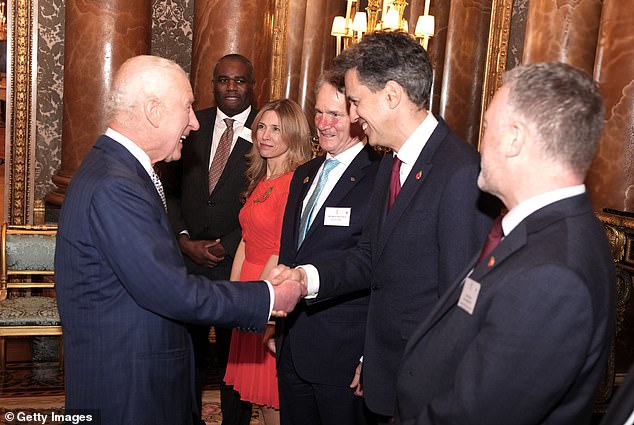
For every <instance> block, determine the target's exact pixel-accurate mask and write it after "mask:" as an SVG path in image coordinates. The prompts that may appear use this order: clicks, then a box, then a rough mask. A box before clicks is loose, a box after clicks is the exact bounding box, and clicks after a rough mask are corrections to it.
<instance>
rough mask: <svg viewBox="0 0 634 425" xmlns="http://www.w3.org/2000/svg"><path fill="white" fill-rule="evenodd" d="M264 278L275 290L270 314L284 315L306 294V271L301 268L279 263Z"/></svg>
mask: <svg viewBox="0 0 634 425" xmlns="http://www.w3.org/2000/svg"><path fill="white" fill-rule="evenodd" d="M266 280H268V281H269V282H271V285H273V291H275V301H274V303H273V312H272V313H271V315H272V316H275V317H286V315H287V314H288V313H290V312H291V311H293V309H294V308H295V306H296V305H297V303H298V302H299V300H301V299H302V298H303V297H305V296H306V294H307V290H306V273H305V272H304V270H303V269H301V268H298V269H291V268H290V267H288V266H285V265H282V264H280V265H278V266H276V267H274V268H273V269H272V270H271V271H270V272H269V275H268V276H267V278H266Z"/></svg>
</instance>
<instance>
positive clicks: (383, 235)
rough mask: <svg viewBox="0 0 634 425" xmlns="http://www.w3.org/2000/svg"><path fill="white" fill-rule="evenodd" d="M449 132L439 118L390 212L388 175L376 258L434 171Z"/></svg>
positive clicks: (388, 159) (388, 173) (389, 173)
mask: <svg viewBox="0 0 634 425" xmlns="http://www.w3.org/2000/svg"><path fill="white" fill-rule="evenodd" d="M448 134H449V128H448V127H447V125H446V124H445V123H444V122H443V121H440V120H439V122H438V126H436V129H435V130H434V132H433V133H432V135H431V137H430V138H429V140H428V141H427V143H426V144H425V147H424V148H423V150H422V151H421V153H420V154H419V155H418V158H417V159H416V162H415V163H414V166H413V167H412V170H411V171H410V173H409V175H408V176H407V179H406V180H405V182H404V183H403V186H402V187H401V191H400V192H399V194H398V196H397V197H396V200H395V201H394V205H392V209H391V210H390V211H389V212H387V202H388V196H389V181H390V178H389V177H387V181H386V182H385V181H384V184H385V185H386V186H385V190H384V192H385V193H384V194H383V197H382V199H383V207H382V208H383V209H382V211H384V220H383V221H382V226H381V230H380V235H379V241H378V246H377V256H376V258H379V256H380V255H381V253H382V252H383V248H385V245H386V243H387V241H388V240H389V237H390V235H391V234H392V232H393V231H394V228H395V227H397V226H398V224H399V221H400V219H401V216H402V215H403V213H404V212H405V211H407V210H408V209H409V205H410V204H411V202H412V201H413V200H414V199H415V198H416V195H417V194H418V192H419V191H420V190H421V189H422V188H423V187H424V186H425V182H426V180H427V179H428V176H429V174H430V173H431V172H432V168H433V163H432V159H433V157H434V155H435V153H436V150H438V147H439V146H440V145H441V144H442V142H443V140H444V139H445V138H446V137H447V135H448ZM386 162H389V163H390V164H391V163H392V161H391V160H390V158H387V161H386ZM382 165H385V164H382ZM389 168H390V170H389V171H388V172H387V173H386V174H387V175H388V176H390V175H391V165H390V167H389ZM384 180H385V178H384Z"/></svg>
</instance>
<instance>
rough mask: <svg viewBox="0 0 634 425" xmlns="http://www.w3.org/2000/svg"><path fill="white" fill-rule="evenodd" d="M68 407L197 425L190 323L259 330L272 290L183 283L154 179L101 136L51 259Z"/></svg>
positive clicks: (76, 184)
mask: <svg viewBox="0 0 634 425" xmlns="http://www.w3.org/2000/svg"><path fill="white" fill-rule="evenodd" d="M55 274H56V281H57V285H56V287H57V297H58V301H59V310H60V314H61V320H62V323H63V327H64V328H63V329H64V356H65V365H64V366H65V386H66V408H67V409H99V410H100V412H101V420H102V421H101V424H102V425H121V424H135V425H140V424H147V425H157V424H165V425H180V424H191V421H192V412H193V409H194V402H193V377H194V369H193V356H192V349H191V338H190V337H189V333H188V332H187V329H186V327H185V324H184V322H193V323H206V324H211V323H218V324H222V325H225V326H229V327H231V326H239V325H241V326H248V327H249V328H250V329H253V330H263V329H264V327H265V325H266V322H267V319H268V310H269V291H268V289H267V286H266V284H265V283H264V282H252V283H251V285H249V284H239V283H230V282H211V281H209V280H207V279H205V278H204V277H202V276H193V275H187V273H186V269H185V264H184V263H183V258H182V256H181V254H180V251H179V248H178V244H177V243H176V240H175V238H174V234H173V232H172V229H171V227H170V223H169V220H168V217H167V214H166V213H165V210H164V209H163V205H162V203H161V200H160V198H159V196H158V194H157V191H156V189H155V188H154V186H153V184H152V181H151V179H150V177H149V176H148V174H147V172H146V171H145V170H144V169H143V167H142V166H141V164H140V163H139V162H138V161H137V160H136V159H135V158H134V157H133V156H132V155H131V154H130V153H129V152H128V151H127V150H126V149H125V148H124V147H123V146H121V145H120V144H118V143H117V142H115V141H113V140H112V139H110V138H108V137H106V136H102V137H101V138H99V140H98V141H97V143H96V144H95V146H94V147H93V148H92V149H91V151H90V152H89V153H88V154H87V155H86V157H85V158H84V160H83V162H82V164H81V166H80V167H79V169H78V170H77V172H76V173H75V176H74V177H73V180H72V182H71V184H70V186H69V188H68V192H67V194H66V197H65V199H64V204H63V206H62V211H61V215H60V221H59V232H58V236H57V245H56V252H55Z"/></svg>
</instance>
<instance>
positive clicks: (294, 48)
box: [282, 0, 345, 99]
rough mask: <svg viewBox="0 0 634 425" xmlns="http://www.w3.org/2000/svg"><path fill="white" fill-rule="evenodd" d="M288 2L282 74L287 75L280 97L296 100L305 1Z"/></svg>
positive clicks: (294, 0)
mask: <svg viewBox="0 0 634 425" xmlns="http://www.w3.org/2000/svg"><path fill="white" fill-rule="evenodd" d="M289 1H290V3H289V10H288V20H287V23H286V49H285V50H286V52H285V53H286V57H285V61H284V71H285V72H284V73H285V74H286V75H287V78H286V81H285V84H284V89H283V93H282V95H283V97H286V98H290V99H297V98H298V97H299V90H300V88H299V80H300V77H299V76H300V72H299V70H300V68H301V66H302V46H303V45H304V29H305V25H304V23H305V22H306V1H307V0H289ZM344 13H345V12H344ZM342 14H343V13H342ZM331 25H332V22H331ZM333 38H334V37H333Z"/></svg>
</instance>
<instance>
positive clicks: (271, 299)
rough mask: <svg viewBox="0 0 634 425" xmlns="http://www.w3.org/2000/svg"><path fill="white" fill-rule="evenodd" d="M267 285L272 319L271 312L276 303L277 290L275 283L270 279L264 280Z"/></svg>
mask: <svg viewBox="0 0 634 425" xmlns="http://www.w3.org/2000/svg"><path fill="white" fill-rule="evenodd" d="M264 282H265V283H266V286H268V288H269V319H268V320H271V313H273V305H274V304H275V291H274V290H273V285H271V282H269V281H268V280H265V281H264Z"/></svg>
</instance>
